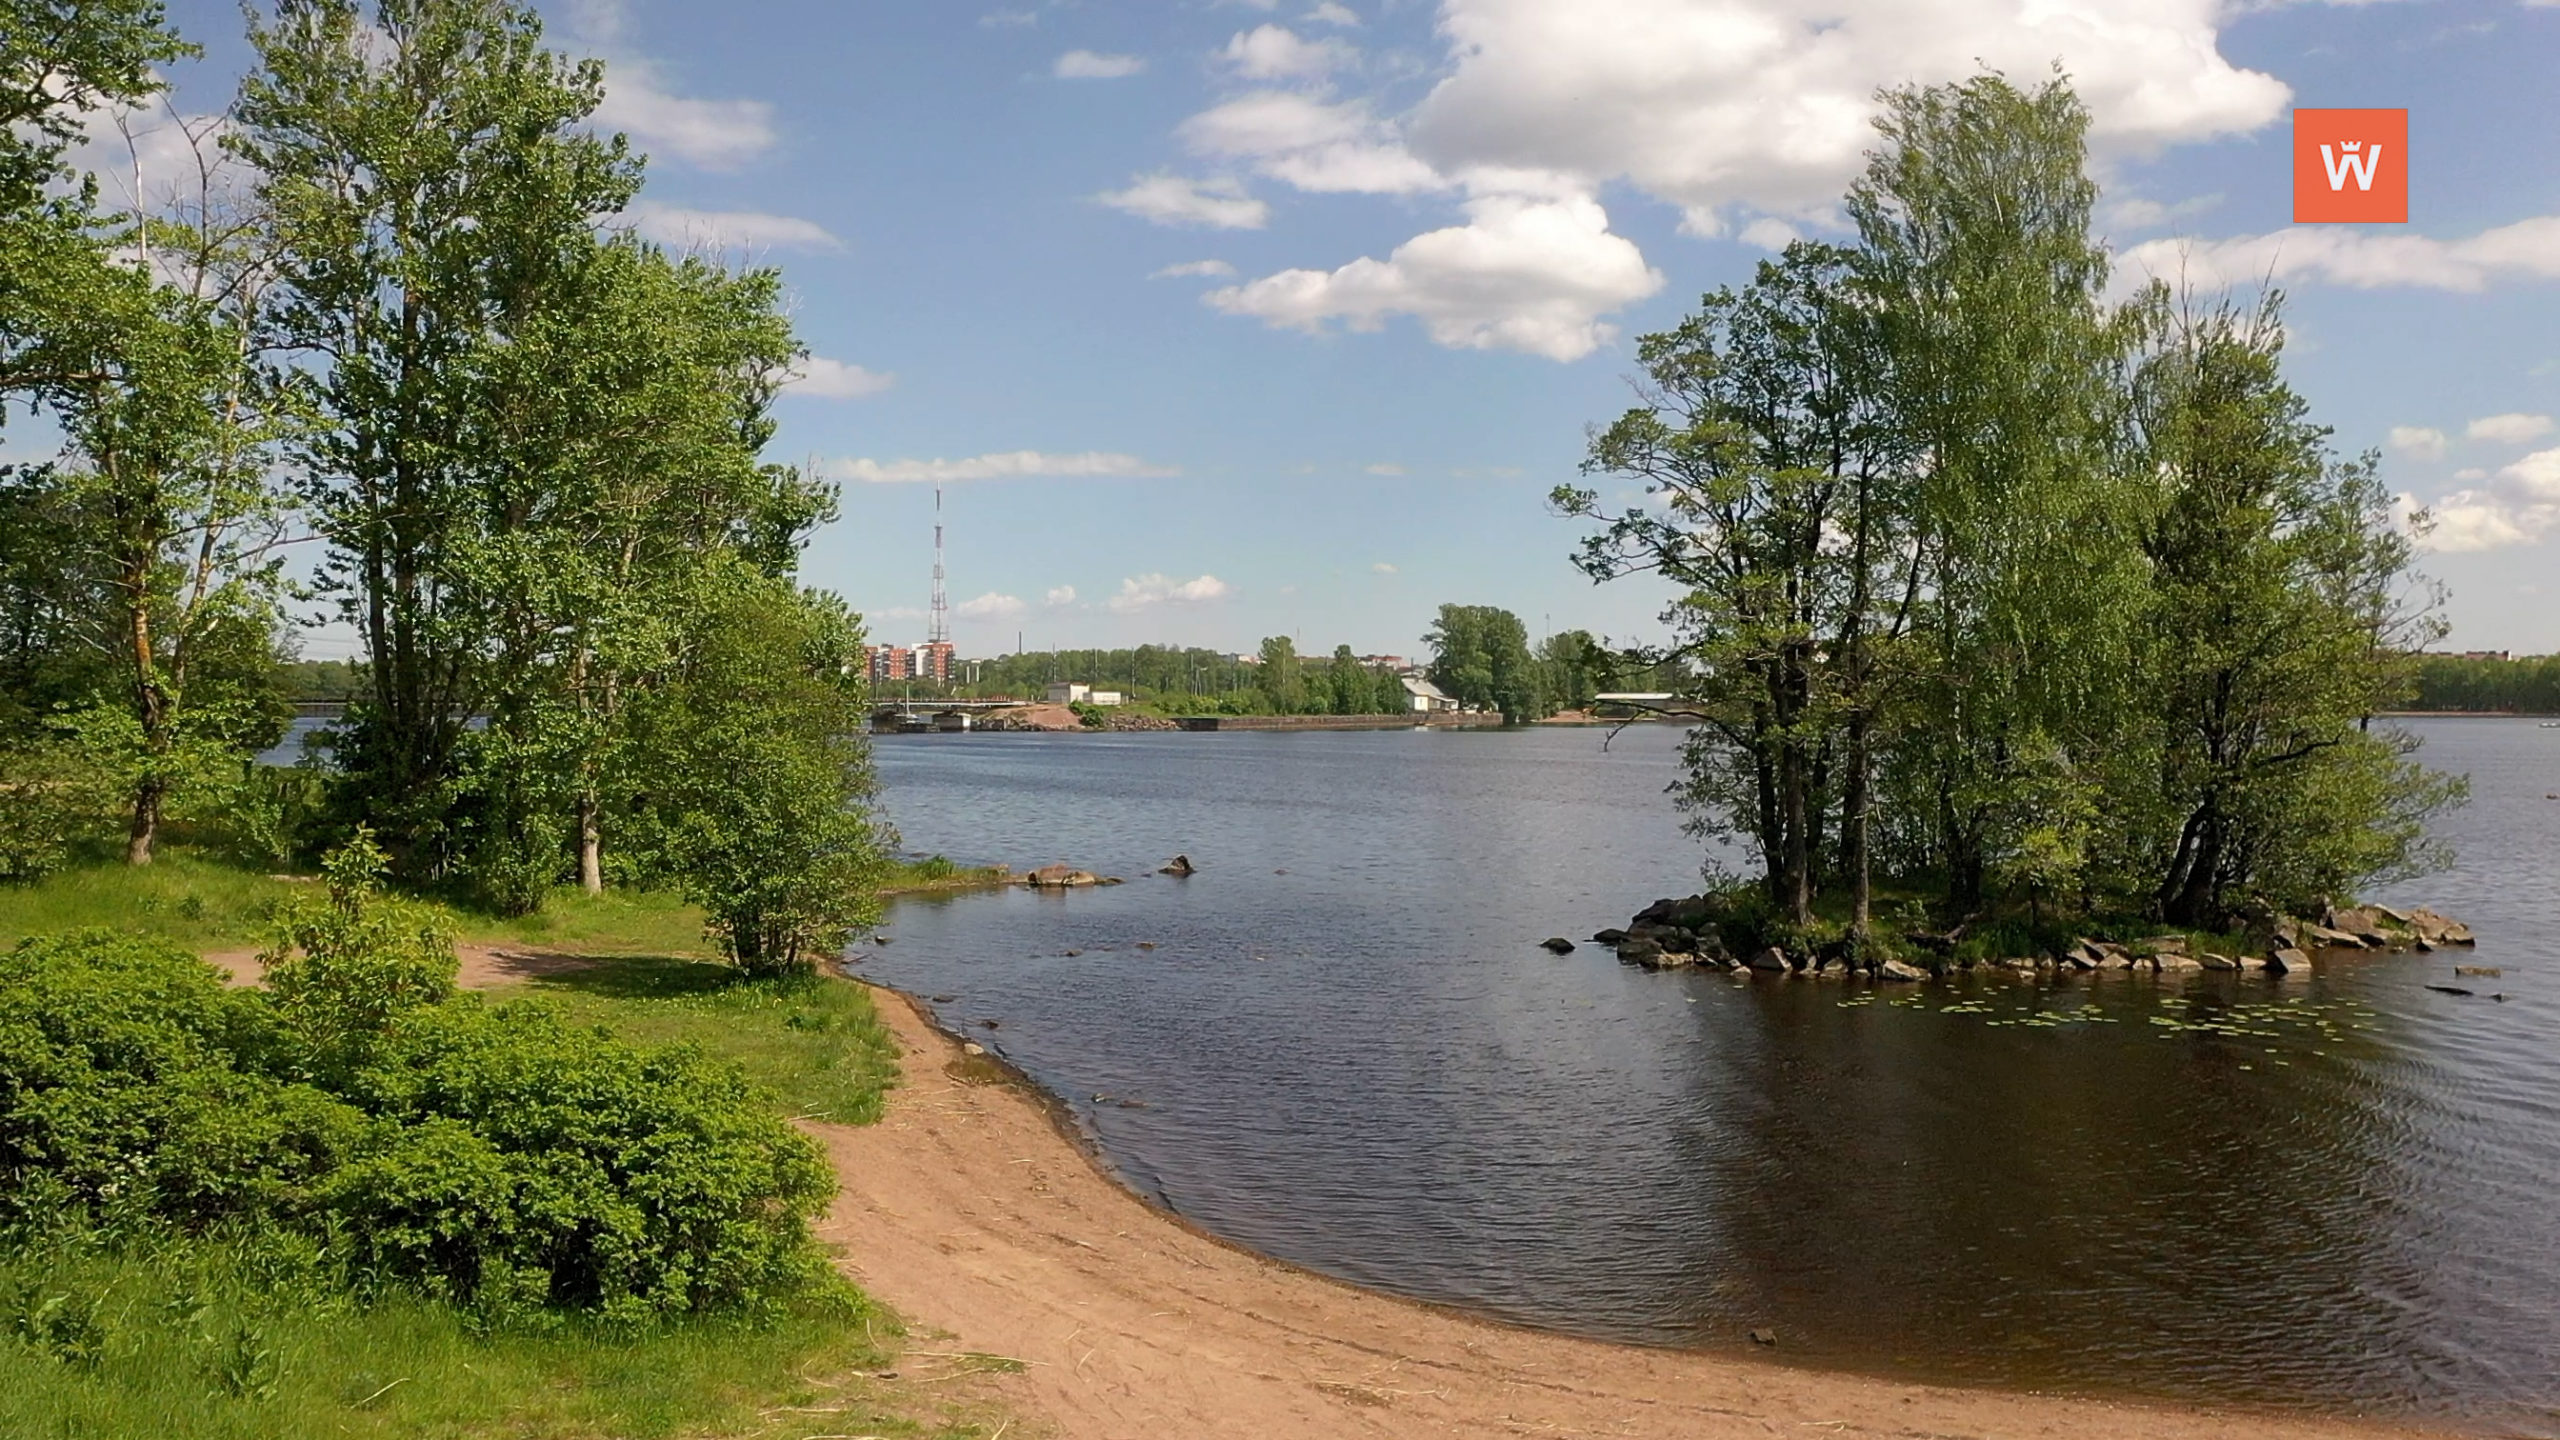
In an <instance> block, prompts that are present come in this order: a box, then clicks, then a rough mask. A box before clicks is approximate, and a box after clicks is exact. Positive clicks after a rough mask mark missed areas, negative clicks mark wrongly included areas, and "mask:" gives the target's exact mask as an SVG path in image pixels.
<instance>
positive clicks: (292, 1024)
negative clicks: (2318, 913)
mask: <svg viewBox="0 0 2560 1440" xmlns="http://www.w3.org/2000/svg"><path fill="white" fill-rule="evenodd" d="M383 858H384V857H383V854H382V851H381V850H380V849H379V848H378V847H376V846H375V845H374V843H373V837H372V835H371V834H370V833H369V832H367V831H364V830H361V829H360V830H358V831H357V832H356V836H355V839H354V840H353V841H351V842H350V843H348V844H347V845H346V846H344V847H342V848H341V849H339V850H337V851H336V852H335V853H333V854H331V855H330V857H329V859H328V862H327V864H326V865H324V866H323V867H322V880H323V882H324V883H325V884H326V886H327V889H328V895H327V899H326V900H324V901H321V902H318V903H314V902H310V901H299V902H297V903H295V904H294V905H292V906H291V907H290V908H288V909H287V910H286V911H285V913H284V915H283V917H282V920H281V923H279V924H278V926H277V927H276V942H275V944H274V945H273V946H271V947H270V948H269V949H267V950H266V951H265V952H264V953H263V954H261V955H260V956H259V957H258V958H259V960H260V961H261V962H262V963H263V964H264V965H265V966H266V973H267V989H268V992H269V993H270V994H272V995H273V996H274V997H275V1009H276V1013H277V1015H278V1016H279V1017H280V1018H281V1019H282V1020H283V1021H284V1023H285V1025H286V1026H287V1027H288V1028H289V1029H290V1030H291V1031H292V1032H293V1034H294V1036H295V1038H296V1039H297V1040H298V1041H299V1042H300V1044H301V1047H302V1051H303V1055H304V1057H305V1063H307V1064H309V1065H311V1066H313V1067H315V1068H316V1069H317V1070H319V1071H320V1072H321V1073H323V1074H326V1075H328V1076H331V1077H333V1078H338V1079H343V1078H344V1077H345V1076H346V1075H347V1074H348V1073H349V1072H350V1071H351V1070H352V1069H353V1067H355V1066H357V1065H359V1064H362V1063H363V1062H364V1061H365V1059H366V1058H367V1057H369V1056H370V1055H371V1054H372V1053H373V1051H374V1049H375V1047H377V1046H378V1045H380V1044H381V1043H382V1042H383V1041H385V1040H387V1039H388V1038H390V1036H391V1035H392V1033H393V1031H394V1029H395V1028H396V1027H397V1026H398V1025H399V1023H400V1022H401V1021H402V1020H403V1019H404V1018H406V1017H407V1016H409V1014H410V1013H411V1012H413V1011H416V1010H418V1009H421V1008H422V1007H426V1006H431V1005H436V1004H440V1003H442V1002H444V1001H446V1000H448V999H451V998H452V996H453V980H454V975H455V973H456V970H457V966H456V964H455V961H454V958H453V937H452V936H451V934H449V933H448V932H447V931H446V930H445V928H444V927H443V925H441V924H440V923H439V922H438V921H437V920H436V918H435V917H434V916H432V915H430V914H428V913H426V912H424V911H422V910H420V909H418V908H417V907H414V906H411V905H407V904H404V903H401V902H399V901H390V900H384V899H382V898H380V897H379V896H378V895H377V893H376V890H377V886H378V883H379V880H380V877H381V873H382V869H383Z"/></svg>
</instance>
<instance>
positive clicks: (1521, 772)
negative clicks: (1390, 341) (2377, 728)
mask: <svg viewBox="0 0 2560 1440" xmlns="http://www.w3.org/2000/svg"><path fill="white" fill-rule="evenodd" d="M2410 723H2411V726H2412V728H2413V729H2414V730H2416V731H2417V733H2419V734H2420V735H2421V736H2423V737H2424V739H2425V742H2426V745H2425V750H2424V755H2425V758H2426V759H2427V760H2428V762H2429V763H2431V764H2434V765H2436V766H2438V767H2440V768H2443V769H2448V770H2454V771H2461V772H2468V773H2469V774H2470V775H2471V777H2472V783H2473V787H2474V798H2473V801H2472V803H2471V805H2470V806H2469V807H2468V808H2467V809H2465V810H2464V811H2462V812H2460V813H2458V814H2455V815H2453V816H2451V817H2449V818H2448V819H2447V820H2446V821H2445V822H2443V825H2442V827H2441V832H2442V834H2443V836H2444V838H2446V839H2448V840H2450V841H2451V842H2452V843H2453V844H2454V845H2455V846H2456V847H2457V848H2458V850H2459V853H2460V857H2461V858H2460V860H2459V862H2458V865H2457V868H2455V869H2454V870H2452V871H2451V872H2450V873H2446V874H2441V875H2438V876H2435V877H2432V878H2430V879H2428V880H2424V881H2420V882H2417V883H2415V884H2412V885H2408V886H2404V887H2400V889H2399V890H2398V891H2395V892H2393V893H2391V894H2388V895H2386V896H2385V897H2384V898H2386V899H2397V900H2400V901H2402V902H2404V903H2429V904H2432V905H2434V906H2435V907H2436V908H2438V909H2440V910H2443V911H2445V912H2447V913H2449V914H2452V915H2455V916H2457V917H2459V918H2462V919H2465V920H2467V921H2469V922H2470V923H2471V924H2472V925H2473V926H2474V927H2475V928H2476V930H2477V931H2478V933H2479V935H2480V945H2479V948H2478V949H2477V951H2475V952H2470V953H2460V952H2444V953H2440V954H2437V955H2432V956H2426V955H2415V954H2408V955H2396V956H2380V955H2377V956H2371V957H2361V958H2355V959H2349V960H2342V961H2335V962H2327V963H2324V964H2323V966H2322V967H2321V969H2320V971H2319V973H2317V974H2316V975H2314V976H2312V977H2310V978H2307V979H2305V978H2302V977H2289V978H2285V979H2282V980H2269V979H2263V978H2249V979H2243V978H2239V977H2224V976H2208V977H2198V978H2194V979H2191V980H2187V981H2184V982H2181V981H2179V980H2177V979H2174V978H2172V979H2170V980H2169V981H2167V982H2166V983H2163V982H2161V981H2157V980H2136V979H2132V978H2129V977H2124V976H2115V977H2110V978H2107V979H2103V980H2096V981H2091V980H2080V981H2073V982H2066V983H2062V984H2058V985H2037V984H2032V983H2027V982H2020V981H2014V980H1997V981H1994V980H1989V979H1986V980H1984V981H1981V982H1979V983H1959V984H1952V985H1946V986H1936V985H1932V986H1925V987H1906V988H1903V989H1898V990H1889V991H1883V992H1879V991H1877V990H1874V989H1871V988H1865V987H1851V986H1848V985H1845V984H1843V983H1841V982H1836V981H1812V980H1775V981H1772V980H1765V979H1764V980H1756V981H1755V980H1749V979H1736V978H1733V977H1730V976H1727V975H1724V974H1721V973H1689V974H1680V973H1663V974H1648V973H1645V972H1643V971H1640V970H1635V969H1632V968H1629V967H1626V966H1622V965H1620V964H1618V963H1617V961H1616V960H1615V958H1614V957H1613V956H1611V954H1610V953H1609V952H1608V951H1607V950H1605V949H1603V948H1601V947H1598V946H1594V945H1590V944H1584V945H1583V946H1582V947H1581V948H1580V949H1579V950H1577V951H1575V952H1574V953H1573V954H1570V955H1566V956H1563V957H1555V956H1551V955H1549V954H1547V953H1546V952H1545V951H1544V950H1541V949H1539V948H1538V946H1537V942H1538V941H1539V940H1540V939H1542V938H1544V937H1546V936H1549V935H1565V936H1570V937H1575V938H1579V937H1582V936H1586V935H1588V934H1590V933H1591V932H1592V931H1593V930H1594V929H1595V928H1598V927H1600V926H1603V925H1612V924H1622V923H1624V921H1625V920H1626V918H1627V916H1628V915H1629V914H1630V913H1632V912H1633V911H1634V910H1635V909H1636V908H1637V907H1638V906H1640V905H1642V904H1643V903H1644V902H1646V901H1648V900H1651V899H1653V898H1655V897H1657V896H1661V895H1670V894H1686V893H1689V892H1691V891H1693V890H1695V889H1696V888H1697V884H1696V882H1697V869H1698V862H1699V859H1700V854H1701V852H1700V850H1699V848H1698V846H1697V844H1696V842H1694V841H1691V840H1689V839H1687V838H1685V837H1683V836H1682V835H1680V834H1679V832H1678V829H1677V826H1676V824H1675V821H1674V817H1673V815H1672V813H1671V811H1670V808H1669V804H1668V802H1667V800H1666V799H1665V798H1664V796H1663V795H1662V790H1663V787H1664V786H1665V785H1666V784H1668V783H1669V781H1670V780H1671V778H1672V774H1673V766H1674V762H1675V759H1676V748H1677V743H1678V736H1677V734H1676V733H1675V732H1673V731H1670V730H1668V729H1663V728H1638V729H1635V730H1630V731H1628V732H1626V733H1623V734H1621V735H1619V736H1618V737H1616V739H1615V740H1614V742H1611V743H1609V744H1608V745H1607V746H1606V748H1605V749H1604V747H1603V735H1602V733H1601V732H1599V731H1595V730H1576V729H1537V730H1529V731H1510V732H1496V733H1488V732H1459V733H1423V732H1385V733H1365V734H1315V735H1287V734H1252V733H1245V734H1214V735H1125V736H1064V737H1048V736H1032V735H1021V736H1014V735H984V736H967V737H961V736H934V737H908V738H898V739H886V740H883V741H882V742H880V744H879V745H878V747H877V752H876V753H877V756H878V760H879V765H880V770H881V774H882V778H883V783H884V790H885V796H886V800H887V803H888V807H889V809H890V811H891V813H892V814H893V816H894V818H895V819H896V820H897V822H898V824H899V826H900V828H901V830H902V831H903V834H904V837H905V841H906V843H907V845H908V847H909V848H911V849H915V850H920V851H939V852H941V853H945V854H948V855H950V856H952V857H953V858H954V859H958V860H968V861H988V862H994V861H1002V862H1007V863H1011V864H1016V865H1033V864H1042V863H1047V862H1050V861H1055V860H1066V861H1071V862H1072V863H1074V864H1077V865H1079V866H1082V867H1086V868H1090V869H1095V870H1099V871H1103V872H1106V873H1109V874H1114V875H1123V876H1129V877H1131V878H1130V881H1129V883H1128V884H1126V885H1122V886H1118V887H1115V888H1108V889H1099V890H1089V891H1080V892H1075V893H1071V894H1065V895H1055V894H1049V895H1042V894H1032V893H1029V892H1021V891H1008V892H1002V893H996V894H983V895H970V896H963V897H959V898H956V899H949V900H939V901H929V902H920V901H907V902H902V903H901V904H899V905H898V907H897V908H896V909H895V911H894V912H893V914H892V915H891V917H890V922H889V923H888V924H887V925H886V926H884V933H886V934H888V935H890V936H891V937H892V938H893V943H891V944H889V945H887V946H870V945H865V946H862V947H859V953H862V954H863V955H864V956H865V958H864V959H863V960H862V961H861V963H860V966H859V969H860V971H861V973H864V974H866V975H868V976H869V977H871V978H873V979H875V980H878V981H882V982H884V983H888V984H893V985H896V986H898V987H900V988H902V989H906V990H909V991H911V992H913V993H917V994H920V995H924V996H929V997H937V1000H936V1009H937V1010H938V1011H939V1012H940V1013H941V1015H942V1016H943V1018H944V1019H945V1021H946V1022H947V1023H949V1024H951V1025H954V1026H958V1027H966V1028H968V1029H970V1030H971V1032H972V1034H973V1035H975V1036H976V1037H977V1038H979V1039H980V1040H982V1041H983V1042H984V1043H986V1044H987V1045H988V1046H989V1047H990V1048H992V1049H994V1050H996V1051H997V1052H999V1053H1000V1054H1002V1055H1003V1056H1004V1057H1005V1058H1007V1059H1008V1060H1011V1061H1012V1062H1014V1063H1015V1064H1017V1065H1019V1066H1021V1067H1022V1068H1023V1069H1024V1070H1026V1071H1027V1072H1028V1073H1030V1074H1031V1075H1032V1076H1033V1077H1034V1078H1036V1079H1037V1080H1039V1081H1040V1082H1042V1083H1043V1084H1044V1085H1046V1086H1047V1087H1048V1088H1049V1089H1051V1090H1052V1091H1054V1092H1055V1093H1057V1094H1059V1095H1060V1096H1062V1097H1064V1098H1065V1099H1066V1100H1067V1101H1068V1102H1069V1104H1070V1105H1071V1106H1072V1107H1073V1109H1074V1110H1075V1112H1076V1113H1077V1115H1078V1116H1079V1117H1080V1118H1081V1120H1082V1122H1083V1124H1084V1125H1085V1126H1086V1127H1087V1128H1088V1130H1089V1131H1090V1133H1091V1134H1092V1136H1093V1137H1094V1139H1095V1140H1096V1141H1097V1143H1098V1144H1099V1146H1100V1148H1101V1150H1102V1153H1103V1154H1104V1156H1105V1157H1106V1158H1107V1159H1108V1161H1109V1162H1110V1163H1111V1164H1112V1165H1113V1166H1114V1167H1116V1169H1117V1170H1118V1171H1119V1173H1120V1174H1121V1175H1122V1177H1123V1178H1124V1179H1125V1180H1126V1181H1127V1182H1128V1183H1129V1184H1130V1185H1132V1186H1134V1187H1136V1188H1137V1189H1138V1190H1140V1191H1141V1192H1143V1193H1145V1194H1146V1195H1148V1196H1149V1197H1151V1198H1152V1199H1154V1200H1156V1201H1157V1202H1159V1203H1161V1204H1163V1205H1164V1206H1166V1207H1168V1208H1170V1209H1172V1210H1174V1211H1176V1212H1178V1213H1180V1214H1182V1215H1184V1216H1186V1217H1188V1218H1189V1219H1191V1220H1193V1221H1195V1222H1197V1223H1198V1224H1200V1225H1202V1226H1205V1227H1206V1228H1208V1229H1209V1230H1211V1231H1213V1232H1215V1233H1217V1234H1219V1235H1222V1236H1225V1237H1226V1238H1228V1239H1230V1240H1233V1241H1236V1242H1238V1243H1240V1244H1243V1245H1246V1246H1249V1247H1251V1248H1253V1249H1255V1250H1259V1251H1263V1252H1265V1253H1268V1254H1271V1255H1276V1256H1279V1257H1281V1258H1283V1259H1286V1260H1290V1261H1293V1262H1295V1263H1297V1264H1300V1265H1304V1266H1307V1267H1309V1268H1312V1269H1315V1270H1319V1271H1322V1272H1325V1273H1327V1274H1331V1275H1335V1276H1339V1277H1341V1278H1343V1279H1346V1280H1350V1281H1354V1282H1357V1283H1359V1284H1362V1285H1368V1286H1373V1287H1376V1288H1378V1289H1382V1290H1388V1291H1393V1292H1396V1293H1399V1294H1404V1295H1409V1296H1413V1297H1416V1298H1419V1299H1423V1300H1430V1301H1437V1302H1441V1303H1445V1304H1450V1305H1456V1306H1460V1307H1464V1308H1466V1309H1470V1310H1473V1311H1477V1312H1480V1313H1484V1314H1489V1315H1493V1316H1497V1317H1500V1318H1504V1319H1508V1320H1514V1321H1519V1322H1522V1323H1526V1324H1530V1325H1536V1326H1541V1327H1546V1328H1550V1329H1555V1330H1562V1331H1569V1332H1574V1333H1578V1334H1583V1335H1589V1336H1595V1337H1599V1338H1604V1339H1611V1340H1621V1341H1633V1342H1639V1343H1644V1344H1655V1345H1676V1346H1692V1347H1702V1348H1710V1349H1736V1350H1748V1349H1750V1348H1751V1346H1750V1342H1749V1340H1748V1331H1749V1330H1750V1329H1752V1328H1755V1327H1769V1328H1774V1329H1775V1330H1777V1331H1778V1332H1779V1336H1780V1348H1779V1351H1778V1354H1779V1355H1780V1356H1781V1357H1782V1358H1787V1359H1791V1360H1796V1361H1800V1362H1807V1363H1813V1364H1820V1365H1828V1366H1836V1367H1840V1368H1847V1369H1857V1370H1863V1371H1870V1372H1876V1373H1884V1374H1892V1375H1900V1376H1908V1377H1912V1378H1917V1379H1928V1380H1938V1381H1951V1382H1960V1383H1981V1384H1993V1385H2004V1386H2035V1387H2043V1388H2059V1389H2067V1390H2072V1391H2078V1392H2084V1393H2095V1394H2114V1395H2131V1396H2151V1397H2160V1398H2169V1399H2192V1400H2209V1401H2214V1402H2218V1403H2225V1404H2235V1405H2242V1406H2267V1407H2275V1408H2286V1409H2310V1410H2317V1411H2324V1412H2335V1413H2359V1414H2372V1415H2383V1416H2393V1417H2401V1418H2409V1419H2417V1420H2426V1421H2437V1422H2449V1423H2452V1424H2455V1425H2457V1426H2459V1427H2461V1428H2465V1429H2476V1430H2487V1431H2491V1432H2496V1433H2514V1434H2528V1435H2553V1434H2560V1043H2555V1042H2560V944H2555V942H2554V940H2553V939H2552V937H2553V936H2554V935H2555V934H2560V801H2555V800H2548V799H2545V798H2544V797H2545V796H2546V794H2547V793H2550V792H2560V730H2543V729H2540V728H2538V727H2537V726H2536V725H2535V724H2534V723H2533V722H2531V721H2501V720H2469V719H2463V720H2450V719H2449V720H2426V721H2416V722H2410ZM1176 851H1181V852H1186V853H1188V854H1189V855H1190V856H1191V858H1192V859H1193V860H1194V861H1195V862H1197V863H1198V865H1199V867H1200V870H1199V873H1198V874H1197V875H1195V876H1193V877H1191V878H1189V879H1187V880H1176V879H1172V878H1169V877H1162V876H1157V875H1154V874H1152V873H1151V872H1152V871H1153V870H1154V869H1155V867H1156V866H1158V865H1160V864H1162V863H1163V861H1164V860H1165V859H1166V858H1167V857H1168V856H1170V855H1172V854H1173V853H1175V852H1176ZM1142 943H1143V944H1145V945H1152V946H1153V947H1154V948H1152V949H1148V948H1142ZM2457 961H2458V962H2459V963H2462V964H2465V965H2483V966H2495V967H2500V968H2502V969H2503V971H2504V974H2503V976H2501V977H2497V978H2491V979H2477V980H2475V979H2462V980H2459V981H2457V980H2456V977H2455V976H2454V975H2453V966H2454V964H2455V963H2456V962H2457ZM2429 984H2438V985H2448V986H2452V985H2458V986H2459V987H2460V988H2466V989H2471V990H2474V991H2475V992H2477V993H2475V994H2473V995H2471V996H2455V995H2447V994H2442V993H2438V992H2435V991H2431V990H2429V989H2427V988H2425V987H2426V986H2427V985H2429ZM2493 995H2503V997H2504V998H2503V999H2502V1000H2501V999H2496V998H2492V997H2493ZM986 1021H993V1022H995V1026H994V1028H988V1027H986V1026H985V1025H984V1024H983V1022H986Z"/></svg>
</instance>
